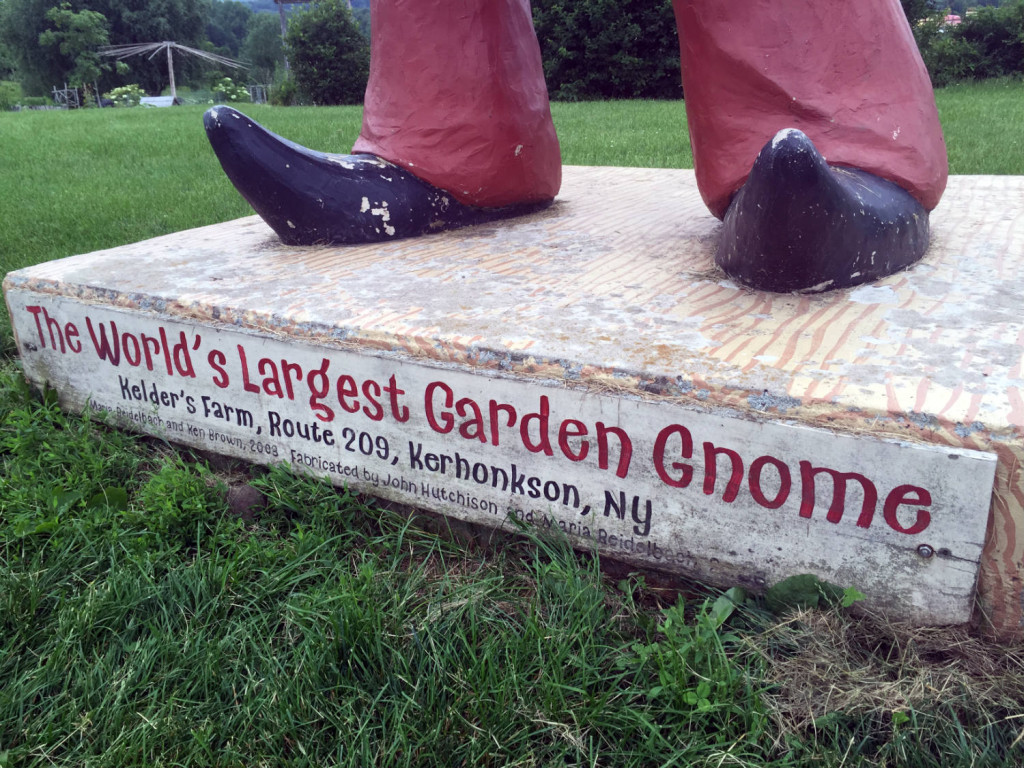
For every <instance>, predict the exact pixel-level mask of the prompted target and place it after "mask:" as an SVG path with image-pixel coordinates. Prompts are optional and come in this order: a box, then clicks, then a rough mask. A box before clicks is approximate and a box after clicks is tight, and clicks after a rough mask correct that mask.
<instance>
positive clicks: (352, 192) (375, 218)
mask: <svg viewBox="0 0 1024 768" xmlns="http://www.w3.org/2000/svg"><path fill="white" fill-rule="evenodd" d="M203 124H204V126H205V127H206V135H207V137H208V138H209V140H210V144H211V145H212V146H213V151H214V152H215V153H216V155H217V159H218V160H220V164H221V166H222V167H223V168H224V172H225V173H226V174H227V176H228V178H229V179H230V180H231V183H232V184H234V185H235V188H236V189H237V190H238V191H239V193H241V195H242V197H244V198H245V199H246V200H247V201H248V203H249V205H251V206H252V207H253V209H254V210H255V211H256V213H258V214H259V215H260V217H261V218H262V219H263V220H264V221H265V222H267V224H269V225H270V226H271V228H272V229H273V230H274V231H275V232H276V233H277V234H278V236H279V237H280V238H281V240H283V241H284V242H285V243H286V244H288V245H315V244H351V243H374V242H381V241H386V240H394V239H397V238H401V237H414V236H417V235H423V234H427V233H430V232H439V231H442V230H446V229H454V228H456V227H463V226H466V225H469V224H479V223H482V222H486V221H493V220H495V219H501V218H506V217H509V216H518V215H522V214H525V213H531V212H533V211H536V210H539V209H541V208H544V207H546V206H547V205H549V204H550V202H551V201H546V202H543V203H530V204H523V205H512V206H507V207H503V208H474V207H471V206H467V205H464V204H462V203H460V202H458V201H457V200H456V199H455V198H454V197H452V196H451V195H450V194H449V193H447V192H445V191H444V190H441V189H438V188H436V187H434V186H432V185H430V184H428V183H427V182H425V181H423V180H422V179H420V178H418V177H416V176H415V175H413V174H412V173H410V172H409V171H407V170H405V169H404V168H400V167H399V166H397V165H394V164H392V163H389V162H387V161H386V160H382V159H381V158H379V157H376V156H374V155H332V154H326V153H323V152H314V151H313V150H310V149H306V148H305V147H302V146H299V145H298V144H295V143H294V142H291V141H288V140H287V139H285V138H282V137H281V136H278V135H277V134H274V133H271V132H270V131H268V130H267V129H265V128H263V127H262V126H261V125H259V124H258V123H256V122H255V121H253V120H251V119H249V118H248V117H246V116H245V115H243V114H242V113H241V112H239V111H238V110H235V109H232V108H231V107H225V106H217V107H213V108H212V109H210V110H208V111H207V112H206V114H205V115H204V116H203Z"/></svg>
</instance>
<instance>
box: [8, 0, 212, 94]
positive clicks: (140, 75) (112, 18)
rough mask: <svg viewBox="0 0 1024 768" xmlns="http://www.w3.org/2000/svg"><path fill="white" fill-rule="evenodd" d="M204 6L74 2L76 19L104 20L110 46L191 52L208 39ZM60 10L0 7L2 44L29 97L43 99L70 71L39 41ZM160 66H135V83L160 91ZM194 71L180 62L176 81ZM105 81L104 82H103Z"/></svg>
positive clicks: (184, 0) (202, 2)
mask: <svg viewBox="0 0 1024 768" xmlns="http://www.w3.org/2000/svg"><path fill="white" fill-rule="evenodd" d="M207 2H208V0H151V1H150V2H141V1H140V0H72V5H71V9H72V10H73V11H74V12H76V13H81V12H83V11H93V12H96V13H99V14H102V15H103V17H104V18H105V19H106V20H107V25H108V30H109V39H110V43H111V44H112V45H119V44H122V43H154V42H160V41H162V40H173V41H175V42H177V43H182V44H184V45H190V46H192V47H195V48H199V47H201V46H202V44H203V42H204V40H205V38H206V15H207V12H208V10H209V9H208V5H207ZM59 7H60V0H2V2H0V43H2V44H4V45H6V46H7V49H8V50H9V52H10V55H11V58H12V59H13V60H14V64H15V68H16V70H17V74H18V77H19V79H20V80H21V82H22V87H23V88H24V90H25V91H26V93H28V94H37V95H43V94H47V93H49V91H50V88H51V87H52V86H54V85H57V84H59V83H62V82H63V81H64V77H65V74H66V73H67V72H68V71H69V70H70V69H71V68H73V65H72V66H69V62H68V60H67V57H65V55H64V54H62V53H61V52H60V49H59V46H49V47H44V46H41V45H40V44H39V36H40V35H41V34H43V33H44V32H46V31H47V30H48V29H52V28H53V23H52V22H51V21H50V20H49V19H48V18H47V13H49V11H50V10H51V9H53V8H59ZM161 64H162V62H159V63H157V62H146V61H142V62H139V63H138V64H134V65H133V68H134V74H133V79H135V80H137V81H138V82H139V84H140V85H142V86H143V87H144V88H146V89H147V90H148V91H157V92H158V91H159V90H160V89H161V88H163V86H164V85H165V84H166V82H167V68H166V66H161ZM198 71H199V70H198V65H197V64H195V63H194V62H191V61H184V60H183V61H182V62H181V71H180V72H179V73H178V74H179V77H180V78H181V79H182V80H183V81H184V80H187V79H188V78H189V76H190V75H192V76H194V74H195V73H197V72H198ZM104 81H106V82H104ZM100 85H101V88H104V89H106V88H109V87H112V86H113V85H114V82H113V78H112V76H110V75H107V76H105V77H102V78H101V82H100Z"/></svg>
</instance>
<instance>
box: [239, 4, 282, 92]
mask: <svg viewBox="0 0 1024 768" xmlns="http://www.w3.org/2000/svg"><path fill="white" fill-rule="evenodd" d="M240 56H241V58H242V60H243V61H246V62H248V63H249V64H250V65H252V68H253V75H254V77H255V78H256V79H257V81H258V82H263V83H269V82H271V81H272V80H273V79H274V72H275V70H276V69H277V68H278V66H280V65H281V64H283V63H284V46H283V45H282V43H281V22H280V21H279V20H278V17H277V16H276V15H273V14H270V13H257V14H253V17H252V19H250V20H249V29H248V32H246V34H245V41H244V42H243V43H242V50H241V53H240Z"/></svg>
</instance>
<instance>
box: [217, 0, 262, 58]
mask: <svg viewBox="0 0 1024 768" xmlns="http://www.w3.org/2000/svg"><path fill="white" fill-rule="evenodd" d="M254 15H255V14H253V12H252V9H251V8H249V6H248V5H246V4H245V3H239V2H237V0H213V2H211V3H210V16H209V19H208V20H207V22H206V37H207V38H208V39H209V41H210V42H211V43H213V46H214V48H215V49H216V50H217V52H218V53H221V54H222V55H224V56H230V57H232V58H237V57H238V55H239V53H240V51H241V50H242V41H244V40H245V36H246V34H247V32H248V29H249V24H251V23H252V20H253V17H254Z"/></svg>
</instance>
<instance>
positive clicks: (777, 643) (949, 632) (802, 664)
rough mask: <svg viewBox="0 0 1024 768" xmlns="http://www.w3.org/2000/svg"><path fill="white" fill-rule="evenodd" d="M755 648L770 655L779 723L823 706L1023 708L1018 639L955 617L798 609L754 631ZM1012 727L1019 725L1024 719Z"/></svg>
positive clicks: (772, 702) (806, 717)
mask: <svg viewBox="0 0 1024 768" xmlns="http://www.w3.org/2000/svg"><path fill="white" fill-rule="evenodd" d="M754 652H755V653H757V654H758V655H760V656H762V657H763V659H764V660H765V661H766V662H768V663H767V665H766V666H767V677H766V682H768V683H769V684H770V685H771V690H770V692H769V693H768V695H767V696H766V703H767V704H768V706H769V708H770V710H771V711H772V713H773V715H774V717H775V718H776V719H777V721H778V725H779V727H780V730H781V731H782V732H783V733H793V734H795V735H800V734H804V735H806V734H807V732H808V731H813V730H816V729H815V722H816V721H817V720H818V719H819V718H821V717H823V716H825V715H827V714H829V713H831V712H843V713H845V714H847V715H851V716H855V717H860V718H864V719H870V720H873V721H876V722H877V723H878V724H879V725H888V724H889V723H891V722H892V716H893V713H896V712H908V711H910V710H915V711H917V712H934V711H936V710H937V709H938V708H939V706H940V705H942V706H945V707H952V708H953V711H955V712H957V713H964V714H965V715H968V716H969V719H977V717H978V716H979V714H981V713H989V715H990V716H994V717H997V718H1002V719H1006V720H1009V719H1013V718H1016V717H1020V715H1019V713H1020V712H1021V711H1022V708H1024V647H1021V646H1015V647H1007V646H999V645H995V644H992V643H990V642H986V641H985V640H982V639H980V638H978V637H975V636H973V635H972V634H971V633H970V632H969V631H968V630H966V629H964V628H960V627H954V628H949V627H923V628H922V627H910V626H905V625H900V624H894V623H891V622H887V621H885V620H884V619H882V618H880V617H878V616H874V615H870V614H868V615H862V616H859V617H856V618H854V617H851V616H848V615H844V614H841V613H839V612H836V611H819V610H804V611H801V612H798V613H795V614H791V615H790V616H789V617H788V619H787V620H786V621H784V622H783V623H780V624H778V625H776V626H775V627H774V628H772V629H771V630H769V631H768V632H767V633H766V634H764V635H763V636H762V637H761V638H759V639H758V641H757V648H756V649H754ZM1015 727H1018V728H1024V719H1022V720H1020V721H1019V722H1018V723H1016V724H1015ZM1020 740H1021V739H1018V741H1020Z"/></svg>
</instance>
